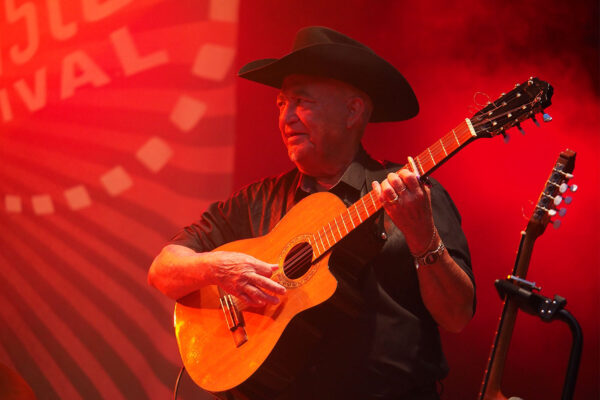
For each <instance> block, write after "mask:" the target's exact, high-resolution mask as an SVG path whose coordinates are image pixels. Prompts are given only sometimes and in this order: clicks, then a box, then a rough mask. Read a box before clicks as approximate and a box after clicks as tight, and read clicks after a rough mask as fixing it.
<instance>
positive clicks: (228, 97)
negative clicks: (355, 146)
mask: <svg viewBox="0 0 600 400" xmlns="http://www.w3.org/2000/svg"><path fill="white" fill-rule="evenodd" d="M49 4H54V5H55V6H56V4H59V5H60V7H61V12H60V13H59V15H60V16H61V18H62V21H61V24H60V25H61V26H62V28H63V29H62V30H61V31H60V32H59V33H61V34H59V35H57V32H56V31H53V30H52V29H50V28H49V18H48V13H49V12H48V5H49ZM83 4H87V5H88V6H89V5H90V4H96V5H103V6H107V5H109V6H110V5H112V6H114V7H113V12H112V13H109V14H108V15H104V16H103V17H98V18H90V16H89V15H88V16H87V18H86V16H85V12H82V5H83ZM10 5H12V6H14V7H17V8H19V10H25V11H26V12H25V13H21V14H19V12H17V11H15V10H8V9H9V8H10ZM21 6H23V7H24V8H20V7H21ZM7 7H8V8H7ZM14 7H13V8H14ZM7 10H8V11H7ZM32 10H33V11H32ZM88 11H89V10H88ZM96 11H97V10H96ZM32 12H35V15H36V20H35V21H34V22H35V24H34V25H35V26H36V29H37V30H36V35H37V36H38V37H39V39H40V41H39V46H38V48H37V50H36V51H35V52H34V54H33V55H32V56H31V58H30V59H28V60H27V61H26V62H23V63H21V64H19V63H18V62H16V61H15V57H14V55H11V53H10V52H11V51H12V50H11V49H14V48H17V49H21V50H22V49H24V48H25V46H26V45H27V44H28V43H29V41H28V35H27V29H26V28H27V25H26V24H25V19H24V18H25V16H29V17H31V15H33V14H32ZM55 14H56V13H55ZM88 14H92V15H93V14H94V12H88ZM9 16H10V17H9ZM97 16H98V15H96V17H97ZM598 16H599V14H598V3H597V1H590V0H587V1H579V2H568V3H565V2H561V1H558V0H551V1H541V0H532V1H528V2H506V1H500V0H490V1H486V2H480V1H474V0H469V1H462V2H443V1H432V0H425V1H418V2H402V1H392V0H344V1H342V0H330V1H323V0H320V1H316V0H304V1H293V2H292V1H281V0H251V1H250V0H248V1H242V0H239V1H236V0H136V1H133V0H85V1H84V0H68V1H67V0H64V1H57V2H51V1H46V0H3V1H2V2H0V101H3V98H5V99H4V101H5V100H6V99H8V101H9V102H10V106H11V108H12V113H13V118H7V117H6V115H5V114H0V363H2V364H6V365H8V366H9V367H10V368H12V369H13V370H15V371H17V372H18V373H19V374H20V375H21V376H23V378H24V379H25V380H26V381H27V382H28V383H29V384H30V385H31V387H32V388H33V389H34V390H35V392H36V394H37V395H38V397H39V398H40V399H59V398H60V399H78V398H82V399H86V400H89V399H101V398H110V399H111V400H112V399H136V400H137V399H150V398H168V397H169V396H170V392H171V390H172V387H173V385H174V383H175V378H176V375H177V372H178V369H179V366H180V357H179V354H178V352H177V347H176V343H175V337H174V334H173V327H172V310H173V302H172V301H171V300H169V299H167V298H165V297H164V296H162V295H161V294H160V293H158V292H157V291H156V290H154V289H152V288H150V287H149V286H148V285H147V283H146V271H147V268H148V266H149V265H150V263H151V261H152V259H153V257H154V256H155V255H156V254H157V253H158V251H159V250H160V248H161V247H162V246H163V245H164V243H165V242H166V241H167V240H168V239H169V238H170V237H171V236H172V235H173V234H174V233H175V232H176V231H177V230H178V229H179V228H180V227H181V226H183V225H185V224H188V223H190V222H191V221H193V220H194V219H195V218H197V217H198V216H199V214H200V213H201V211H202V210H203V209H204V208H205V207H206V206H207V205H208V204H209V202H211V201H214V200H216V199H222V198H224V197H226V196H227V195H228V194H229V193H230V192H231V190H234V189H237V188H239V187H241V186H242V185H245V184H247V183H250V182H251V181H254V180H256V179H259V178H261V177H264V176H266V175H274V174H278V173H280V172H283V171H286V170H288V169H289V168H290V167H291V164H290V162H289V160H288V159H287V157H286V152H285V149H284V147H283V145H282V144H281V140H280V137H279V132H278V130H277V123H276V113H277V111H276V107H275V96H276V90H274V89H272V88H268V87H264V86H261V85H258V84H255V83H252V82H247V81H244V80H241V79H238V78H235V71H237V69H239V67H241V66H242V65H244V64H245V63H246V62H249V61H251V60H254V59H257V58H263V57H276V56H280V55H283V54H284V53H286V52H287V51H289V49H290V47H291V43H292V40H293V37H294V34H295V33H296V31H297V30H298V29H299V28H300V27H303V26H306V25H326V26H329V27H332V28H334V29H337V30H340V31H342V32H344V33H346V34H348V35H350V36H352V37H354V38H356V39H358V40H360V41H362V42H364V43H365V44H366V45H368V46H370V47H371V48H372V49H374V50H375V51H376V52H377V53H378V54H380V55H381V56H383V57H384V58H385V59H387V60H388V61H390V62H391V63H392V64H393V65H395V66H397V67H398V69H399V70H400V71H401V72H402V73H403V74H404V75H405V77H406V78H407V79H408V80H409V81H410V82H411V85H412V86H413V88H414V89H415V92H416V93H417V96H418V98H419V101H420V104H421V112H420V114H419V115H418V116H417V117H416V118H414V119H412V120H410V121H406V122H402V123H393V124H392V123H386V124H372V125H370V126H369V127H368V129H367V133H366V135H365V139H364V144H365V147H366V149H367V150H368V151H369V152H370V153H371V154H372V155H373V156H374V157H376V158H381V159H389V160H393V161H397V162H403V161H404V160H405V159H406V157H407V156H408V155H415V154H418V153H420V152H421V151H422V150H423V149H424V148H425V147H427V146H429V145H431V144H432V143H433V142H434V141H436V140H437V139H438V138H440V137H441V136H442V135H444V134H445V133H446V132H448V131H449V130H450V129H452V128H454V127H455V126H456V125H458V124H459V122H461V121H462V120H463V119H464V118H465V117H469V116H470V115H471V114H472V113H473V112H474V111H475V109H476V108H477V107H476V105H475V103H474V100H473V94H474V93H475V92H485V93H487V94H489V97H490V98H492V99H493V98H495V97H497V96H498V95H499V94H500V93H501V92H506V91H508V90H510V89H511V88H512V87H513V85H514V84H515V83H521V82H523V81H524V80H526V79H527V78H528V77H529V76H532V75H533V76H537V77H539V78H540V79H543V80H546V81H548V82H550V83H551V84H552V85H553V86H554V88H555V95H554V97H553V99H552V101H553V105H552V106H551V107H550V108H549V109H548V112H549V113H550V114H551V115H552V116H553V117H554V121H553V122H551V123H549V124H543V126H542V127H541V128H537V127H535V125H534V124H533V123H531V122H525V123H524V124H523V127H524V129H525V130H526V131H527V135H526V136H521V135H520V134H519V133H518V132H517V131H515V132H513V133H512V140H511V141H510V143H508V144H504V143H502V140H501V139H500V138H493V139H489V140H479V141H476V142H474V143H472V144H470V145H469V146H468V147H466V148H465V149H464V150H462V151H461V152H460V153H459V154H457V155H456V156H455V157H454V158H453V159H452V160H450V161H449V162H448V163H447V164H446V165H444V167H442V168H441V169H440V170H438V171H436V172H435V173H434V177H435V178H436V179H438V180H439V181H441V182H442V183H443V185H444V186H445V187H446V188H447V189H448V191H449V192H450V194H451V195H452V197H453V199H454V200H455V202H456V204H457V206H458V208H459V210H460V211H461V214H462V216H463V227H464V230H465V232H466V234H467V237H468V239H469V243H470V246H471V251H472V258H473V267H474V271H475V275H476V281H477V286H478V292H477V296H478V305H477V312H476V315H475V317H474V319H473V321H472V322H471V323H470V324H469V326H468V327H467V328H466V329H465V331H464V332H462V333H460V334H457V335H455V334H446V333H444V334H443V340H444V345H445V350H446V354H447V356H448V359H449V363H450V366H451V372H450V376H449V377H448V378H447V379H446V380H445V382H444V387H445V390H444V395H443V398H444V399H447V400H462V399H474V398H476V395H477V392H478V390H479V383H480V381H481V378H482V375H483V371H484V368H485V364H486V360H487V356H488V352H489V346H490V344H491V341H492V338H493V333H494V330H495V328H496V324H497V320H498V317H499V313H500V301H499V299H498V296H497V295H496V293H495V290H494V288H493V281H494V279H497V278H501V277H503V276H505V275H506V274H507V273H508V272H509V271H510V270H511V269H512V266H513V263H514V258H515V253H516V249H517V245H518V241H519V232H520V231H521V229H523V228H524V227H525V224H526V220H527V218H528V217H529V215H530V214H531V211H532V204H533V203H534V202H535V201H536V200H537V197H538V195H539V193H540V191H541V190H542V188H543V184H544V182H545V180H546V179H547V177H548V175H549V173H550V168H551V167H552V165H553V164H554V162H555V160H556V158H557V156H558V154H559V152H560V151H562V150H564V149H565V148H567V147H568V148H571V149H573V150H575V151H577V153H578V155H577V163H576V168H575V179H574V180H573V183H577V184H578V185H579V186H580V190H579V192H578V193H576V194H575V195H574V201H573V204H572V205H571V206H570V207H569V208H568V213H567V215H566V217H565V218H564V221H563V226H562V227H561V228H560V230H558V231H555V230H553V229H551V228H549V229H548V230H547V231H546V233H545V234H544V235H543V236H541V237H540V238H539V239H538V240H537V242H536V246H535V250H534V254H533V259H532V263H531V267H530V272H529V275H528V278H529V279H531V280H533V281H536V282H537V283H538V284H540V285H542V286H543V293H544V294H545V295H547V296H550V297H551V296H553V295H554V294H560V295H562V296H564V297H566V298H567V299H568V307H567V308H568V309H569V310H570V311H571V312H572V313H573V314H574V316H575V317H576V318H577V319H578V320H579V322H580V323H581V326H582V328H583V332H584V340H585V343H584V354H583V357H582V362H581V369H580V373H579V379H578V382H577V386H576V393H575V394H576V395H575V398H576V399H578V400H587V399H596V398H599V397H600V393H599V387H598V377H599V358H598V356H599V347H598V344H599V343H598V337H599V332H598V316H599V313H600V310H599V305H600V304H599V296H598V289H599V274H598V266H599V265H600V252H599V248H600V247H599V246H598V242H599V239H600V235H599V234H598V232H597V226H598V222H599V218H598V214H597V212H596V208H597V206H598V200H597V199H598V196H599V194H600V193H599V189H598V183H599V177H598V156H599V154H598V149H599V148H600V146H599V144H600V143H599V139H598V130H599V128H600V121H599V115H600V112H599V111H600V109H599V104H600V102H599V97H600V88H599V82H598V79H599V71H598V68H599V67H598V60H599V55H598ZM11 18H12V19H11ZM15 18H16V19H15ZM54 23H55V24H56V21H54ZM69 29H71V30H69ZM72 29H75V31H73V30H72ZM115 32H116V33H118V34H119V35H121V36H119V37H120V38H121V39H123V34H125V35H128V36H129V37H130V39H131V40H132V42H133V45H134V47H135V50H137V51H138V52H139V54H138V56H139V57H144V56H147V55H150V54H162V55H163V56H164V55H166V56H168V57H167V58H161V59H162V60H163V61H161V62H159V63H157V64H156V65H153V66H152V67H151V68H150V67H149V68H148V69H145V70H143V71H138V72H137V73H132V74H128V73H127V71H125V70H124V68H123V62H122V60H121V59H120V57H119V56H118V54H117V53H116V50H115V44H114V41H113V39H114V36H113V34H114V33H115ZM120 43H121V45H122V44H123V41H121V42H120ZM205 45H209V46H208V49H209V51H208V53H203V51H204V50H205V49H206V47H205ZM74 54H78V55H79V57H80V58H79V60H81V57H83V56H87V57H88V59H89V62H91V63H93V64H94V65H96V66H97V68H99V69H101V70H102V71H103V72H104V74H105V75H106V76H107V77H108V81H106V82H104V83H103V84H101V85H98V87H95V86H94V85H93V84H91V82H90V80H89V76H87V80H86V79H83V81H82V80H81V78H82V77H84V78H85V77H86V75H85V73H86V69H85V68H82V66H81V65H77V66H78V68H71V69H69V68H66V67H65V60H68V59H69V57H72V56H73V55H74ZM202 54H208V57H207V56H206V55H205V56H203V57H204V58H203V57H200V56H202ZM232 54H233V55H234V56H235V58H232V57H230V56H231V55H232ZM161 57H162V56H161ZM198 59H201V61H202V62H201V63H200V64H201V67H199V68H196V61H197V60H198ZM207 59H208V60H209V62H207ZM71 60H73V59H72V58H71ZM211 63H212V64H211ZM67 64H68V63H67ZM211 65H218V66H219V68H222V70H220V71H219V70H217V71H215V70H214V69H211ZM88 68H89V66H88ZM198 70H199V71H200V73H198ZM40 71H45V78H46V80H45V81H44V80H43V79H41V80H40V82H41V83H40V82H37V77H38V76H39V77H42V78H44V72H40ZM207 71H208V72H210V73H209V74H208V75H207V74H206V73H207ZM87 72H89V70H87ZM219 72H222V74H221V73H219ZM70 75H73V76H71V78H74V79H75V80H77V78H79V79H80V80H79V81H77V82H78V84H75V85H73V86H75V92H74V93H73V95H72V96H70V97H68V98H61V92H62V91H61V82H63V81H64V77H65V76H67V77H69V76H70ZM44 82H45V83H46V84H47V86H44V85H43V83H44ZM77 82H76V83H77ZM19 85H20V86H19ZM18 88H20V89H18ZM23 88H27V90H28V92H29V93H28V94H29V105H30V106H31V103H36V101H37V102H38V104H42V106H41V107H40V109H38V110H34V111H31V110H29V109H28V107H27V103H26V102H25V101H23V93H24V92H27V90H25V89H23ZM19 90H20V91H21V92H19ZM25 94H26V95H27V93H25ZM35 94H38V95H39V96H38V97H36V96H35ZM42 94H45V95H46V96H43V95H42ZM2 96H4V97H2ZM25 97H27V96H25ZM44 100H45V101H44ZM202 104H203V105H202ZM0 106H2V103H0ZM204 106H205V107H206V112H203V111H202V109H203V107H204ZM3 107H6V105H4V106H3ZM0 111H3V112H5V110H3V109H2V108H0ZM200 114H202V115H200ZM196 117H197V118H196ZM142 150H144V151H146V150H148V151H149V152H144V151H142ZM111 174H112V175H111ZM115 174H116V175H115ZM107 176H108V177H112V178H114V180H113V181H111V182H112V183H111V184H107V182H106V180H105V178H106V177H107ZM109 181H110V179H109ZM74 189H75V191H72V190H74ZM73 194H75V196H74V197H73V196H72V195H73ZM40 195H43V196H42V197H41V198H40V197H39V196H40ZM69 196H71V197H69ZM86 196H87V197H86ZM74 199H75V200H74ZM40 200H41V203H40ZM49 202H50V203H49ZM50 206H52V207H50ZM570 343H571V337H570V333H569V330H568V329H567V327H566V326H564V325H562V324H560V323H558V322H554V323H552V324H545V323H542V322H541V321H539V320H538V319H536V318H534V317H531V316H529V315H525V314H520V315H519V318H518V320H517V326H516V330H515V334H514V338H513V340H512V346H511V351H510V354H509V360H508V365H507V369H506V373H505V384H504V386H503V387H504V391H505V393H507V394H508V395H518V396H520V397H523V398H525V399H554V398H559V397H560V392H561V388H562V383H563V377H564V370H565V366H566V363H567V359H568V354H569V347H570ZM181 395H182V397H183V398H186V399H188V398H189V399H191V398H208V397H209V396H208V395H204V394H202V393H201V392H200V390H199V389H197V388H196V387H195V386H194V385H193V384H192V383H191V382H190V381H189V379H187V378H185V379H184V381H183V383H182V388H181Z"/></svg>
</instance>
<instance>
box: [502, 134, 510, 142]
mask: <svg viewBox="0 0 600 400" xmlns="http://www.w3.org/2000/svg"><path fill="white" fill-rule="evenodd" d="M500 134H501V135H502V136H503V137H504V143H508V142H510V136H509V135H508V134H507V133H506V132H504V131H502V132H500Z"/></svg>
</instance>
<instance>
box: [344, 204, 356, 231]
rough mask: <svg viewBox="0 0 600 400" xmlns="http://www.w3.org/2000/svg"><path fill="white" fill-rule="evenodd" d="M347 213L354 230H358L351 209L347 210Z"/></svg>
mask: <svg viewBox="0 0 600 400" xmlns="http://www.w3.org/2000/svg"><path fill="white" fill-rule="evenodd" d="M346 211H348V215H349V216H350V222H352V229H354V228H356V225H354V220H353V219H352V214H350V209H349V208H347V209H346Z"/></svg>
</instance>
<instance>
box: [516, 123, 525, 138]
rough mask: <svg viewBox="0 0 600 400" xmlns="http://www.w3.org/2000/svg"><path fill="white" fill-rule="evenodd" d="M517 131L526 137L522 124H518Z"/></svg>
mask: <svg viewBox="0 0 600 400" xmlns="http://www.w3.org/2000/svg"><path fill="white" fill-rule="evenodd" d="M517 129H518V130H519V132H521V135H525V131H524V130H523V128H521V124H517Z"/></svg>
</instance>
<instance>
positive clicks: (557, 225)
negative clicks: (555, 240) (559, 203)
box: [552, 219, 561, 229]
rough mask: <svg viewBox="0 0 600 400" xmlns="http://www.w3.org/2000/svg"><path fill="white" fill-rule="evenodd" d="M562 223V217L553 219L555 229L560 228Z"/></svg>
mask: <svg viewBox="0 0 600 400" xmlns="http://www.w3.org/2000/svg"><path fill="white" fill-rule="evenodd" d="M560 224H561V221H560V219H557V220H554V221H552V226H553V227H554V229H558V228H560Z"/></svg>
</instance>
